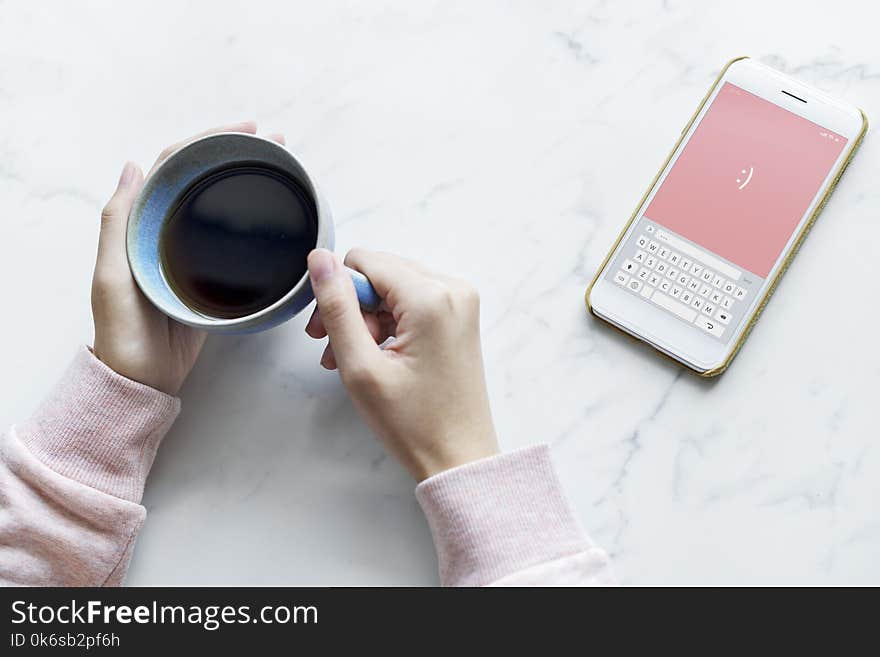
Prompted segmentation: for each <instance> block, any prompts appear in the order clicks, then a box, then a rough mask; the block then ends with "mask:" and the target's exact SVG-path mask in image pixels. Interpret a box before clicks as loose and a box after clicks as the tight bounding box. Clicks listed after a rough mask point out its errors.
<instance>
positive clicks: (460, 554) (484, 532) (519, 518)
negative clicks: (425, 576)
mask: <svg viewBox="0 0 880 657" xmlns="http://www.w3.org/2000/svg"><path fill="white" fill-rule="evenodd" d="M416 498H417V499H418V501H419V504H421V506H422V509H423V510H424V512H425V516H426V517H427V519H428V525H429V526H430V528H431V533H432V535H433V536H434V544H435V545H436V546H437V557H438V560H439V564H440V582H441V583H442V584H443V585H444V586H482V585H486V584H490V583H492V582H494V581H496V580H498V579H500V578H502V577H505V576H506V575H509V574H511V573H513V572H516V571H518V570H522V569H524V568H528V567H529V566H533V565H536V564H539V563H544V562H547V561H551V560H553V559H559V558H561V557H565V556H568V555H572V554H576V553H578V552H582V551H584V550H588V549H589V548H590V547H591V543H590V541H589V539H588V538H587V536H586V534H585V533H584V531H583V529H581V527H580V525H579V524H578V522H577V520H575V517H574V515H573V513H572V511H571V508H570V507H569V505H568V502H567V500H566V499H565V496H564V495H563V493H562V488H561V487H560V484H559V480H558V479H557V477H556V473H555V471H554V470H553V465H552V463H551V461H550V450H549V449H548V448H547V446H546V445H540V446H536V447H528V448H526V449H521V450H518V451H516V452H511V453H509V454H501V455H499V456H493V457H492V458H488V459H483V460H480V461H475V462H473V463H468V464H467V465H463V466H460V467H458V468H453V469H451V470H447V471H446V472H441V473H440V474H438V475H434V476H433V477H429V478H428V479H426V480H425V481H423V482H422V483H420V484H419V485H418V486H417V487H416Z"/></svg>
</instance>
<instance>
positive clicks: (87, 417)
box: [15, 348, 180, 503]
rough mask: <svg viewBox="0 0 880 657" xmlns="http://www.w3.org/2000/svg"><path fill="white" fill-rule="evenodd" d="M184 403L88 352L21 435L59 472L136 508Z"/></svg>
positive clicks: (77, 359) (19, 428)
mask: <svg viewBox="0 0 880 657" xmlns="http://www.w3.org/2000/svg"><path fill="white" fill-rule="evenodd" d="M179 412H180V400H179V399H177V398H175V397H171V396H170V395H166V394H165V393H163V392H159V391H158V390H154V389H153V388H150V387H148V386H145V385H143V384H140V383H137V382H135V381H132V380H131V379H127V378H125V377H124V376H121V375H119V374H117V373H116V372H114V371H113V370H111V369H110V368H109V367H107V366H106V365H105V364H104V363H102V362H101V361H100V360H98V359H97V358H96V357H95V356H94V355H93V354H92V353H91V351H90V350H88V349H85V348H83V349H82V351H80V352H79V353H78V354H77V355H76V357H75V358H74V360H73V363H71V365H70V367H69V368H68V370H67V372H66V373H65V374H64V376H63V377H62V379H61V381H60V382H59V383H58V385H57V386H56V387H55V389H54V390H53V392H52V394H51V395H50V396H49V397H48V398H47V399H46V400H45V401H44V402H43V403H42V405H40V407H39V408H38V409H37V411H36V413H34V414H33V416H32V417H31V418H30V419H29V420H28V421H27V422H25V423H24V424H22V425H19V426H17V427H16V428H15V431H16V434H17V435H18V437H19V439H20V440H21V441H22V442H23V443H24V444H25V445H26V446H27V447H28V449H29V450H30V451H31V453H33V455H34V456H36V457H37V458H38V459H39V460H40V461H42V462H43V463H45V464H46V465H47V466H49V467H50V468H51V469H52V470H54V471H55V472H57V473H59V474H62V475H64V476H66V477H69V478H70V479H73V480H75V481H78V482H80V483H82V484H85V485H86V486H91V487H92V488H96V489H98V490H100V491H103V492H105V493H108V494H110V495H115V496H116V497H119V498H122V499H124V500H128V501H130V502H135V503H138V502H140V500H141V496H142V495H143V491H144V482H145V481H146V479H147V473H148V472H149V470H150V466H152V464H153V458H154V457H155V455H156V449H157V448H158V446H159V442H160V441H161V440H162V437H163V436H164V435H165V433H166V432H167V431H168V429H169V428H170V427H171V424H172V422H174V419H175V418H176V417H177V414H178V413H179Z"/></svg>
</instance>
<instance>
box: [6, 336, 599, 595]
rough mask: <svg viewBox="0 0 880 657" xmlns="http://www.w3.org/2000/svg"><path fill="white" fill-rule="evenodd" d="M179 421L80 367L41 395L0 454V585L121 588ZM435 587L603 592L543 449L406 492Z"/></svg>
mask: <svg viewBox="0 0 880 657" xmlns="http://www.w3.org/2000/svg"><path fill="white" fill-rule="evenodd" d="M179 409H180V402H179V401H178V400H177V399H175V398H173V397H170V396H168V395H165V394H163V393H161V392H159V391H157V390H154V389H152V388H149V387H147V386H144V385H141V384H139V383H135V382H134V381H131V380H129V379H126V378H125V377H122V376H120V375H118V374H116V373H115V372H113V371H112V370H110V369H109V368H108V367H107V366H106V365H104V364H103V363H101V362H100V361H99V360H98V359H97V358H95V357H94V356H93V355H92V354H91V353H90V352H89V351H87V350H85V349H83V350H82V351H81V352H80V353H79V354H77V356H76V358H75V359H74V361H73V363H72V364H71V366H70V368H69V369H68V371H67V373H66V374H65V375H64V377H63V379H62V380H61V382H60V383H59V384H58V386H57V387H56V389H55V390H54V392H53V393H52V395H50V397H49V398H48V399H47V400H46V401H45V402H44V403H43V404H42V405H41V406H40V408H39V409H38V410H37V412H36V413H35V414H34V415H33V417H32V418H31V419H30V420H29V421H28V422H26V423H24V424H22V425H20V426H17V427H13V428H12V429H11V430H10V431H9V433H7V434H6V435H4V436H3V437H2V440H0V584H12V585H36V586H45V585H55V586H101V585H119V584H120V583H121V582H122V579H123V577H124V575H125V571H126V569H127V567H128V563H129V560H130V558H131V553H132V549H133V546H134V541H135V538H136V536H137V533H138V531H139V530H140V528H141V526H142V525H143V522H144V517H145V515H146V512H145V510H144V508H143V507H142V506H141V505H140V504H139V502H140V500H141V495H142V494H143V488H144V482H145V480H146V477H147V473H148V472H149V469H150V466H151V465H152V463H153V458H154V456H155V453H156V448H157V447H158V445H159V442H160V441H161V440H162V437H163V436H164V435H165V433H166V432H167V430H168V428H169V427H170V426H171V423H172V422H173V421H174V419H175V417H176V416H177V413H178V412H179ZM416 495H417V497H418V500H419V503H420V504H421V505H422V508H423V509H424V511H425V514H426V516H427V518H428V523H429V525H430V527H431V532H432V533H433V535H434V542H435V544H436V548H437V554H438V556H439V561H440V577H441V581H442V583H443V584H444V585H452V586H454V585H465V586H474V585H483V584H495V585H514V586H522V585H531V584H544V585H547V584H551V585H562V584H604V583H612V582H613V576H612V574H611V570H610V567H609V565H608V559H607V557H606V556H605V554H604V553H603V552H602V551H601V550H600V549H598V548H596V547H594V546H593V545H592V543H591V542H590V540H589V539H588V538H587V536H586V535H585V534H584V532H583V530H582V529H581V528H580V526H579V525H578V523H577V521H576V520H575V519H574V516H573V514H572V512H571V509H570V508H569V506H568V504H567V502H566V500H565V498H564V496H563V494H562V491H561V488H560V486H559V482H558V480H557V478H556V474H555V472H554V471H553V467H552V465H551V463H550V458H549V451H548V450H547V448H546V447H533V448H529V449H524V450H520V451H518V452H513V453H511V454H505V455H501V456H497V457H493V458H491V459H485V460H483V461H478V462H475V463H471V464H468V465H465V466H462V467H459V468H454V469H452V470H448V471H446V472H443V473H441V474H439V475H437V476H434V477H431V478H429V479H427V480H425V481H424V482H422V483H421V484H419V486H418V487H417V489H416Z"/></svg>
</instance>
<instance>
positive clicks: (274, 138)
mask: <svg viewBox="0 0 880 657" xmlns="http://www.w3.org/2000/svg"><path fill="white" fill-rule="evenodd" d="M268 139H271V140H272V141H277V142H278V143H279V144H281V145H282V146H285V145H286V144H287V140H286V139H285V138H284V135H282V134H281V133H280V132H273V133H272V134H271V135H269V137H268Z"/></svg>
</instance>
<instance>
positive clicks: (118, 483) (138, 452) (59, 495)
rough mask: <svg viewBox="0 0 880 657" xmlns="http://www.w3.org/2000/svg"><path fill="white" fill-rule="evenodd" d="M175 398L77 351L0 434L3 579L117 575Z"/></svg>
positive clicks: (41, 582)
mask: <svg viewBox="0 0 880 657" xmlns="http://www.w3.org/2000/svg"><path fill="white" fill-rule="evenodd" d="M179 410H180V402H179V401H178V400H177V399H176V398H174V397H170V396H168V395H166V394H164V393H161V392H159V391H157V390H154V389H152V388H149V387H147V386H144V385H141V384H139V383H135V382H134V381H131V380H129V379H126V378H125V377H122V376H120V375H118V374H116V373H115V372H113V371H112V370H110V368H108V367H107V366H106V365H104V364H103V363H101V362H100V361H99V360H98V359H97V358H95V357H94V356H93V355H92V354H91V353H90V352H89V351H88V350H86V349H83V350H82V351H81V352H80V353H78V354H77V356H76V358H75V359H74V361H73V363H72V364H71V366H70V368H69V369H68V370H67V372H66V373H65V375H64V377H63V378H62V380H61V381H60V382H59V384H58V385H57V387H56V388H55V390H54V391H53V393H52V394H51V395H50V396H49V398H48V399H47V400H46V401H45V402H44V403H43V404H42V405H41V406H40V407H39V409H38V410H37V411H36V413H35V414H34V415H33V417H31V419H30V420H28V421H27V422H25V423H24V424H21V425H18V426H15V427H13V428H12V429H11V430H10V431H9V432H8V433H7V434H6V435H4V436H3V437H2V440H0V583H2V584H7V585H8V584H12V585H35V586H47V585H55V586H102V585H118V584H120V583H121V581H122V578H123V576H124V575H125V571H126V569H127V567H128V562H129V559H130V558H131V552H132V548H133V546H134V540H135V537H136V536H137V533H138V531H139V530H140V528H141V525H142V524H143V521H144V516H145V514H146V512H145V510H144V508H143V507H142V506H141V505H140V504H139V502H140V500H141V495H142V494H143V489H144V482H145V480H146V477H147V473H148V472H149V470H150V466H151V465H152V463H153V457H154V456H155V454H156V448H157V447H158V445H159V442H160V441H161V440H162V437H163V436H164V435H165V433H166V432H167V430H168V428H169V427H170V426H171V423H172V422H173V421H174V419H175V417H176V416H177V413H178V412H179Z"/></svg>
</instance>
